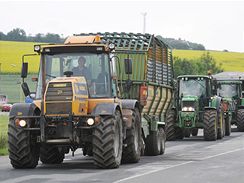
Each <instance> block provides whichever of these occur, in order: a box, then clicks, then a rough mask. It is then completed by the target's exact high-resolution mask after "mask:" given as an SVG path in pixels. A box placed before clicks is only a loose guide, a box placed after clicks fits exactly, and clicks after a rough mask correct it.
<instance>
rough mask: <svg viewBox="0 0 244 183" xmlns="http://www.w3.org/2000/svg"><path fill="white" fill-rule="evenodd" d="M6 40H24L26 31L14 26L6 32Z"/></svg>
mask: <svg viewBox="0 0 244 183" xmlns="http://www.w3.org/2000/svg"><path fill="white" fill-rule="evenodd" d="M6 37H7V40H10V41H26V33H25V31H24V30H23V29H20V28H16V29H13V30H11V31H10V32H8V33H7V36H6Z"/></svg>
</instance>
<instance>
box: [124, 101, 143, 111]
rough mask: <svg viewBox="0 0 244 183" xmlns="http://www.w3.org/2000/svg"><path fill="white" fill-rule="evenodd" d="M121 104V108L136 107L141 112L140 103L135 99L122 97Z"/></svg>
mask: <svg viewBox="0 0 244 183" xmlns="http://www.w3.org/2000/svg"><path fill="white" fill-rule="evenodd" d="M121 104H122V109H135V108H136V107H137V108H138V109H139V111H140V112H141V108H140V104H139V102H138V101H137V100H130V99H122V100H121Z"/></svg>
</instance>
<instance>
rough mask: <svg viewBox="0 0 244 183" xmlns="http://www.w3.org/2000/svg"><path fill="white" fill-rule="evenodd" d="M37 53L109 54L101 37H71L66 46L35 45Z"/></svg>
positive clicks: (66, 41)
mask: <svg viewBox="0 0 244 183" xmlns="http://www.w3.org/2000/svg"><path fill="white" fill-rule="evenodd" d="M34 51H36V52H37V53H46V54H56V53H69V52H96V53H99V52H108V51H110V49H109V47H108V45H107V44H104V43H102V42H101V38H100V36H98V35H97V36H70V37H68V38H67V39H66V40H65V42H64V44H41V45H35V46H34Z"/></svg>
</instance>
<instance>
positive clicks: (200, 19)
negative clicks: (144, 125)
mask: <svg viewBox="0 0 244 183" xmlns="http://www.w3.org/2000/svg"><path fill="white" fill-rule="evenodd" d="M142 12H147V16H146V32H147V33H151V34H155V35H162V36H163V37H172V38H176V39H178V38H181V39H185V40H188V41H192V42H196V43H201V44H203V45H204V46H205V47H206V48H207V49H210V50H223V49H227V50H229V51H237V52H244V2H242V1H219V0H218V1H183V0H181V1H172V0H171V1H133V0H131V1H102V0H100V1H91V0H90V1H57V0H52V1H51V0H49V1H47V0H45V1H37V0H35V1H20V0H19V1H4V0H0V31H1V32H4V33H7V32H9V31H10V30H12V29H13V28H17V27H18V28H22V29H24V30H25V31H26V33H27V34H32V35H35V34H37V33H44V34H46V33H48V32H50V33H58V34H60V35H63V36H67V35H72V34H74V33H81V32H86V33H87V32H105V31H106V32H135V33H137V32H142V31H143V16H142Z"/></svg>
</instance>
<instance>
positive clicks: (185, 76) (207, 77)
mask: <svg viewBox="0 0 244 183" xmlns="http://www.w3.org/2000/svg"><path fill="white" fill-rule="evenodd" d="M182 78H192V79H194V78H203V79H212V77H211V76H206V75H181V76H178V77H177V79H178V80H179V79H182Z"/></svg>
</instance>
